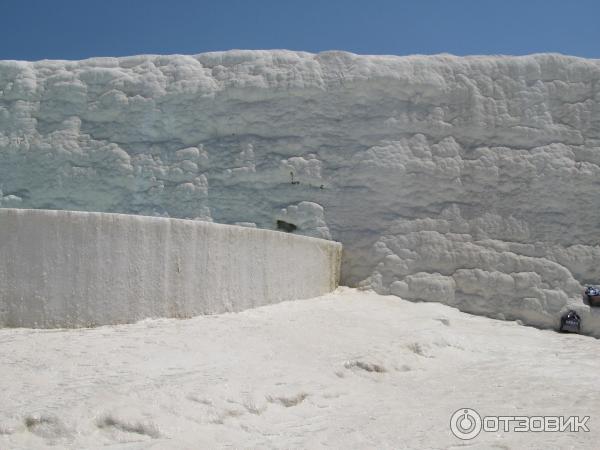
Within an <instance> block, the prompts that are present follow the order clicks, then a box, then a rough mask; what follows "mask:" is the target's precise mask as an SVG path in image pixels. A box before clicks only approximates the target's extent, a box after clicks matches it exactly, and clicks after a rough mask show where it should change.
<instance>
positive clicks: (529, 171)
mask: <svg viewBox="0 0 600 450" xmlns="http://www.w3.org/2000/svg"><path fill="white" fill-rule="evenodd" d="M291 174H293V181H294V183H292V175H291ZM599 177H600V61H598V60H586V59H580V58H574V57H567V56H561V55H554V54H540V55H533V56H526V57H466V58H460V57H454V56H448V55H440V56H410V57H393V56H357V55H353V54H349V53H343V52H325V53H320V54H316V55H315V54H309V53H301V52H290V51H231V52H223V53H207V54H201V55H196V56H176V55H175V56H135V57H127V58H97V59H90V60H85V61H40V62H34V63H31V62H17V61H3V62H0V190H1V191H2V193H1V194H0V202H1V203H0V206H5V207H6V206H10V207H28V208H49V209H54V208H58V209H83V210H92V211H109V212H127V213H140V214H151V215H152V214H156V215H168V216H171V217H183V218H196V217H198V218H202V219H207V220H214V221H216V222H224V223H240V222H241V223H243V224H245V225H248V226H253V225H257V226H259V227H264V228H273V227H275V223H276V220H278V219H280V220H285V221H287V222H290V223H294V224H295V225H297V226H298V230H297V232H299V233H302V234H308V235H313V236H321V237H331V238H333V239H335V240H338V241H341V242H342V243H343V244H344V248H345V258H344V262H343V269H342V283H344V284H348V285H352V286H354V285H359V284H362V285H364V286H369V287H372V288H374V289H376V290H377V291H378V292H380V293H392V294H395V295H398V296H402V297H404V298H407V299H422V300H436V301H442V302H445V303H448V304H450V305H454V306H457V307H458V308H460V309H463V310H466V311H471V312H475V313H479V314H487V315H492V316H494V317H505V318H508V319H511V318H520V319H522V320H524V321H525V322H527V323H531V324H535V325H538V326H542V327H550V326H555V325H556V324H557V321H558V317H559V316H560V314H561V312H562V311H564V310H565V309H566V308H567V307H568V305H569V304H571V305H572V306H573V307H575V308H577V309H578V310H579V312H580V313H581V314H582V315H583V317H584V331H585V332H586V333H590V334H594V335H596V336H600V319H599V317H598V315H596V314H593V313H592V312H590V311H589V310H588V307H587V306H585V305H583V304H582V300H581V292H582V286H583V284H585V283H589V282H594V281H597V280H598V278H599V277H600V273H599V270H598V267H600V247H599V244H600V234H599V233H598V232H597V230H598V224H599V223H600V200H599V199H600V197H598V195H597V189H598V186H599V181H598V180H599V179H600V178H599ZM296 182H299V184H296Z"/></svg>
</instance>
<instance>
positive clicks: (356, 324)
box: [0, 289, 600, 450]
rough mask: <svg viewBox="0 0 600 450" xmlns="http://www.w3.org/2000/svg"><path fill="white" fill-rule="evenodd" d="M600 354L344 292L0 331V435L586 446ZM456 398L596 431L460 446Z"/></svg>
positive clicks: (13, 438) (597, 345) (88, 440)
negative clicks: (179, 315)
mask: <svg viewBox="0 0 600 450" xmlns="http://www.w3.org/2000/svg"><path fill="white" fill-rule="evenodd" d="M599 351H600V341H599V340H597V339H593V338H590V337H586V336H576V335H561V334H558V333H554V332H552V331H549V330H537V329H535V328H532V327H522V326H519V325H517V324H515V323H514V322H501V321H497V320H492V319H488V318H486V317H476V316H471V315H468V314H464V313H461V312H459V311H457V310H456V309H454V308H450V307H447V306H445V305H439V304H431V303H429V304H425V303H411V302H407V301H403V300H400V299H398V298H396V297H391V296H389V297H384V296H380V295H376V294H373V293H365V292H356V291H354V290H349V289H342V290H340V291H338V292H336V293H334V294H329V295H326V296H324V297H321V298H316V299H313V300H306V301H301V302H283V303H280V304H277V305H271V306H265V307H262V308H255V309H250V310H247V311H244V312H241V313H236V314H222V315H216V316H200V317H196V318H193V319H189V320H167V319H162V320H148V321H143V322H140V323H137V324H133V325H119V326H111V327H100V328H95V329H83V330H24V329H19V330H13V329H3V330H0V364H1V367H2V382H3V383H2V397H1V398H2V407H1V408H0V446H1V447H2V448H11V449H13V448H24V449H31V448H35V449H42V448H104V447H105V446H110V447H109V448H123V449H144V450H145V449H148V448H150V449H177V450H179V449H190V450H192V449H197V448H211V449H212V448H310V449H314V448H335V449H339V448H352V449H355V448H358V449H363V448H378V449H391V448H394V449H396V448H409V449H415V448H427V449H431V448H435V449H452V448H464V447H465V446H467V448H469V449H479V450H488V449H491V448H502V449H515V450H516V449H524V448H531V449H549V448H552V449H554V448H577V449H596V448H598V440H599V439H600V423H599V422H598V419H597V418H598V417H600V392H599V390H598V388H597V386H598V373H599V372H600V359H599V358H598V352H599ZM465 407H470V408H474V409H475V410H477V411H478V412H479V413H480V414H481V415H482V416H492V415H503V416H524V415H527V416H556V415H566V416H569V415H576V416H590V420H589V421H588V422H587V425H588V427H589V430H590V432H589V433H586V432H583V431H582V432H579V433H556V432H547V433H539V432H537V433H520V432H514V431H513V432H506V433H505V432H497V433H485V432H482V433H481V434H480V435H479V436H477V437H476V438H475V439H474V440H472V441H466V442H465V441H460V440H459V439H457V438H455V437H453V436H452V434H451V432H450V427H449V423H450V416H451V415H452V414H453V413H454V411H456V410H458V409H460V408H465ZM52 445H54V446H53V447H51V446H52Z"/></svg>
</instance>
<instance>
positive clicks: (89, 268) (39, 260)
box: [0, 209, 342, 328]
mask: <svg viewBox="0 0 600 450" xmlns="http://www.w3.org/2000/svg"><path fill="white" fill-rule="evenodd" d="M341 248H342V246H341V245H340V244H339V243H336V242H331V241H325V240H321V239H315V238H309V237H305V236H296V235H290V234H286V233H281V232H275V231H267V230H260V229H252V228H242V227H237V226H229V225H218V224H213V223H209V222H200V221H192V220H181V219H166V218H157V217H145V216H133V215H122V214H105V213H86V212H71V211H46V210H19V209H0V327H40V328H51V327H79V326H94V325H103V324H116V323H128V322H134V321H136V320H140V319H144V318H149V317H190V316H194V315H198V314H207V313H208V314H210V313H221V312H225V311H239V310H243V309H247V308H252V307H256V306H260V305H265V304H270V303H277V302H280V301H284V300H293V299H303V298H309V297H314V296H318V295H321V294H324V293H326V292H329V291H332V290H333V289H335V288H336V287H337V283H338V278H339V267H340V260H341Z"/></svg>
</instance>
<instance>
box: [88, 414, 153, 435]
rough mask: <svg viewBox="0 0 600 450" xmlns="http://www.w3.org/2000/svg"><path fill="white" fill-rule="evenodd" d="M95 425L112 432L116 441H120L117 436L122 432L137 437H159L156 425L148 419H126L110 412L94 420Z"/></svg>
mask: <svg viewBox="0 0 600 450" xmlns="http://www.w3.org/2000/svg"><path fill="white" fill-rule="evenodd" d="M96 426H97V427H98V428H100V429H101V430H105V431H108V432H110V433H111V434H113V437H114V438H116V440H118V441H122V439H120V438H119V437H118V435H121V434H123V433H125V434H129V435H131V434H133V435H138V437H149V438H152V439H157V438H159V437H161V434H160V431H159V430H158V428H157V426H156V425H155V424H154V423H152V422H150V421H145V422H142V421H138V420H126V419H123V418H121V417H116V416H114V415H112V414H105V415H103V416H101V417H100V418H99V419H98V420H97V421H96Z"/></svg>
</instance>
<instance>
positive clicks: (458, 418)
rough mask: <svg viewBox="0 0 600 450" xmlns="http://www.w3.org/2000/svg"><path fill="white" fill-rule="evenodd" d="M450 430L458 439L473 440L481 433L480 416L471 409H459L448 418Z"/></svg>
mask: <svg viewBox="0 0 600 450" xmlns="http://www.w3.org/2000/svg"><path fill="white" fill-rule="evenodd" d="M450 430H452V434H454V436H456V437H457V438H459V439H463V440H465V441H468V440H469V439H473V438H474V437H475V436H477V435H478V434H479V432H480V431H481V416H480V415H479V414H478V413H477V411H475V410H473V409H471V408H462V409H459V410H458V411H456V412H455V413H454V414H452V417H451V418H450Z"/></svg>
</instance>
